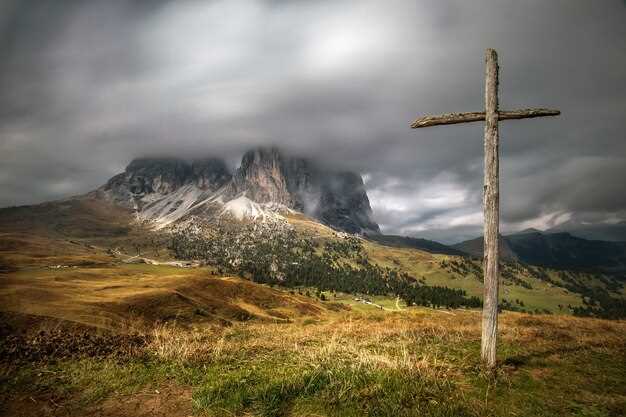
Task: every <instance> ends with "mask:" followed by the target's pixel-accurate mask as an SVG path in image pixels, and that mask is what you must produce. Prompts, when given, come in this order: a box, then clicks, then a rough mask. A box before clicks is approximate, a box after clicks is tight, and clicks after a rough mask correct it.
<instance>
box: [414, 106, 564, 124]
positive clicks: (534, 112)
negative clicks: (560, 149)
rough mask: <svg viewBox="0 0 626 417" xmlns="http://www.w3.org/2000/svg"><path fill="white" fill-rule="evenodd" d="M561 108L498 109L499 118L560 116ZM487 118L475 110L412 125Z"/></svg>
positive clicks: (423, 120) (426, 118)
mask: <svg viewBox="0 0 626 417" xmlns="http://www.w3.org/2000/svg"><path fill="white" fill-rule="evenodd" d="M559 114H561V112H560V111H559V110H554V109H543V108H539V109H522V110H508V111H504V110H503V111H498V120H513V119H532V118H534V117H546V116H558V115H559ZM483 120H485V112H480V111H475V112H467V113H448V114H442V115H439V116H424V117H420V118H418V119H417V120H415V121H414V122H413V123H412V124H411V127H412V128H413V129H417V128H420V127H430V126H438V125H453V124H457V123H468V122H481V121H483Z"/></svg>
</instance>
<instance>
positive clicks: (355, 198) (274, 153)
mask: <svg viewBox="0 0 626 417" xmlns="http://www.w3.org/2000/svg"><path fill="white" fill-rule="evenodd" d="M89 196H91V197H95V198H101V199H105V200H107V201H110V202H112V203H114V204H117V205H121V206H124V207H127V208H129V209H132V210H134V211H136V212H137V215H138V216H139V217H140V218H141V219H143V220H145V221H147V222H151V223H152V224H153V225H154V226H155V227H157V228H162V227H166V226H171V225H174V224H177V223H181V222H185V221H190V220H191V219H194V218H195V219H197V218H201V219H204V220H210V219H214V218H216V217H219V216H221V215H223V214H225V213H228V214H230V215H232V216H234V217H235V218H237V219H239V220H241V219H243V218H252V219H258V220H263V219H266V218H272V217H275V216H276V215H277V214H280V213H281V212H289V211H297V212H301V213H304V214H305V215H307V216H310V217H313V218H315V219H317V220H319V221H321V222H322V223H324V224H326V225H329V226H331V227H334V228H336V229H338V230H342V231H345V232H348V233H370V234H371V233H374V234H376V233H380V228H379V226H378V224H376V223H375V222H374V221H373V220H372V209H371V206H370V202H369V199H368V196H367V193H366V191H365V187H364V184H363V179H362V178H361V176H360V175H359V174H357V173H354V172H345V171H333V170H328V169H321V168H320V167H319V166H318V165H317V164H316V162H315V161H311V160H308V159H305V158H299V157H292V156H287V155H285V154H284V153H283V152H281V151H280V150H278V149H277V148H273V147H269V148H256V149H253V150H250V151H248V152H246V153H245V154H244V155H243V158H242V160H241V165H240V167H239V168H237V169H236V170H235V171H234V172H230V171H229V169H228V167H227V165H226V163H225V162H224V161H223V160H221V159H219V158H213V157H209V158H203V159H199V160H193V161H186V160H182V159H175V158H140V159H135V160H133V161H132V162H131V163H130V164H129V165H128V166H127V167H126V170H125V172H123V173H121V174H118V175H116V176H114V177H113V178H111V179H110V180H109V181H108V182H107V183H106V184H105V185H104V186H102V187H101V188H99V189H98V190H96V191H94V192H93V193H90V194H89Z"/></svg>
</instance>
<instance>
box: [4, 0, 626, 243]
mask: <svg viewBox="0 0 626 417" xmlns="http://www.w3.org/2000/svg"><path fill="white" fill-rule="evenodd" d="M477 3H478V4H477ZM0 5H1V8H0V16H1V18H0V34H1V35H2V36H0V53H1V56H2V57H3V60H2V62H1V63H0V87H1V88H0V164H1V165H0V186H1V187H2V195H1V196H0V205H2V206H4V205H15V204H27V203H36V202H40V201H44V200H48V199H53V198H60V197H64V196H68V195H72V194H77V193H82V192H86V191H89V190H90V189H92V188H94V187H96V186H98V185H100V184H101V183H103V182H104V181H105V180H106V179H107V178H108V177H109V176H111V175H112V174H114V173H115V172H118V171H120V170H121V169H123V167H124V165H125V164H126V163H127V162H128V161H130V160H131V159H132V158H134V157H136V156H141V155H147V154H172V155H177V156H183V157H186V156H194V155H198V154H199V153H204V154H212V155H221V156H224V157H225V158H227V159H228V160H229V161H235V160H236V159H237V157H238V155H240V154H241V153H242V152H243V151H244V150H245V149H246V148H248V147H251V146H256V145H260V144H269V143H272V144H275V145H278V146H281V147H283V148H286V149H287V150H288V151H291V152H294V153H299V154H303V155H307V156H311V157H314V158H317V159H321V160H323V161H324V163H326V164H329V165H332V166H336V167H344V168H346V169H354V170H358V171H360V172H362V173H366V174H368V177H369V180H368V187H369V189H370V194H371V199H372V205H373V207H374V210H375V215H376V216H377V218H379V221H380V222H381V224H383V227H384V228H385V229H384V230H385V231H387V232H391V233H409V234H414V235H420V236H423V237H430V238H437V239H440V240H443V241H451V240H455V239H458V238H460V237H468V236H469V235H471V234H473V233H474V234H475V233H479V232H480V226H479V225H477V219H476V216H475V214H476V213H477V212H480V201H481V195H480V193H481V191H482V187H481V183H482V126H481V125H480V124H473V125H464V126H445V127H438V128H431V129H423V130H418V131H411V130H410V129H409V128H408V125H409V123H410V121H411V120H412V119H413V118H415V117H416V116H417V114H418V113H441V112H451V111H469V110H475V109H480V108H482V100H483V71H484V69H483V53H484V49H485V48H486V47H493V48H496V49H497V50H498V51H499V54H500V61H501V68H502V74H501V106H502V107H503V108H515V107H529V106H550V107H557V108H559V109H561V110H562V112H563V114H562V116H560V117H559V118H554V119H542V120H537V119H536V120H527V121H511V122H503V123H502V131H501V137H502V146H501V153H502V164H501V173H502V197H501V198H502V218H503V222H504V226H505V227H506V228H509V229H511V230H514V229H515V228H517V227H522V225H526V224H528V223H529V222H530V223H532V222H533V221H537V222H541V221H544V220H541V219H546V218H548V217H549V215H550V214H551V213H562V212H567V213H570V215H571V216H572V217H573V218H587V219H590V218H593V219H606V218H615V217H617V218H623V216H624V212H625V211H626V201H625V200H624V197H623V196H624V193H622V192H621V187H622V179H623V178H626V141H625V140H624V131H626V120H625V119H624V117H623V115H624V111H625V110H626V84H624V82H623V74H624V73H626V48H624V39H626V26H625V25H624V24H623V22H624V19H625V18H626V7H624V3H623V2H622V1H618V0H612V1H609V0H607V1H604V2H588V1H583V0H576V1H575V0H555V1H550V2H545V1H539V0H532V1H526V2H515V1H512V0H509V1H506V2H501V1H500V2H495V1H487V0H482V1H480V2H467V1H463V0H456V1H448V2H440V1H434V0H432V1H423V2H410V1H406V2H398V3H391V4H389V3H385V2H377V1H364V2H358V3H353V2H347V1H345V2H344V1H332V2H331V1H326V2H315V3H312V2H280V1H271V2H270V1H267V2H263V1H253V0H233V1H216V2H200V1H176V2H169V1H159V2H152V1H150V2H146V1H116V2H79V1H65V2H63V1H58V0H57V1H19V2H18V1H14V2H9V1H5V2H2V3H0ZM487 5H489V6H491V7H485V6H487ZM478 9H480V10H481V13H476V10H478ZM442 178H443V179H442ZM442 190H443V191H442ZM459 195H461V196H462V197H463V198H462V199H459ZM433 196H438V198H440V199H441V201H442V204H441V205H437V204H434V203H433V198H434V197H433ZM377 199H378V201H377ZM394 201H395V203H397V204H396V207H395V208H394V207H393V204H391V202H394ZM446 201H449V202H454V203H450V204H448V205H446V203H445V202H446ZM546 216H548V217H546ZM464 222H465V223H464Z"/></svg>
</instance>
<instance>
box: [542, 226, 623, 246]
mask: <svg viewBox="0 0 626 417" xmlns="http://www.w3.org/2000/svg"><path fill="white" fill-rule="evenodd" d="M562 232H566V233H569V234H570V235H572V236H574V237H579V238H582V239H589V240H605V241H608V242H626V221H622V222H619V223H581V222H575V221H569V222H565V223H562V224H560V225H558V226H555V227H553V228H551V229H548V230H546V233H562Z"/></svg>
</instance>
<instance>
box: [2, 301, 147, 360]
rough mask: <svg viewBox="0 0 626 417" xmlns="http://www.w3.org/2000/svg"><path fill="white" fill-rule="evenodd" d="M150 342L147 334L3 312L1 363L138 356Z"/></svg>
mask: <svg viewBox="0 0 626 417" xmlns="http://www.w3.org/2000/svg"><path fill="white" fill-rule="evenodd" d="M16 325H17V326H19V327H17V328H16V327H15V326H16ZM149 341H150V337H149V336H146V335H139V334H118V333H113V332H104V331H102V330H99V329H95V328H92V327H88V326H81V325H76V324H73V323H63V322H61V321H55V320H47V319H46V318H38V317H33V316H29V315H20V314H12V313H0V363H1V362H4V363H9V362H18V363H19V362H20V361H26V362H44V361H49V360H56V359H67V358H76V357H96V358H97V357H106V356H115V357H118V358H124V357H131V356H138V355H141V353H142V350H143V347H144V346H145V345H146V344H147V343H149Z"/></svg>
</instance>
